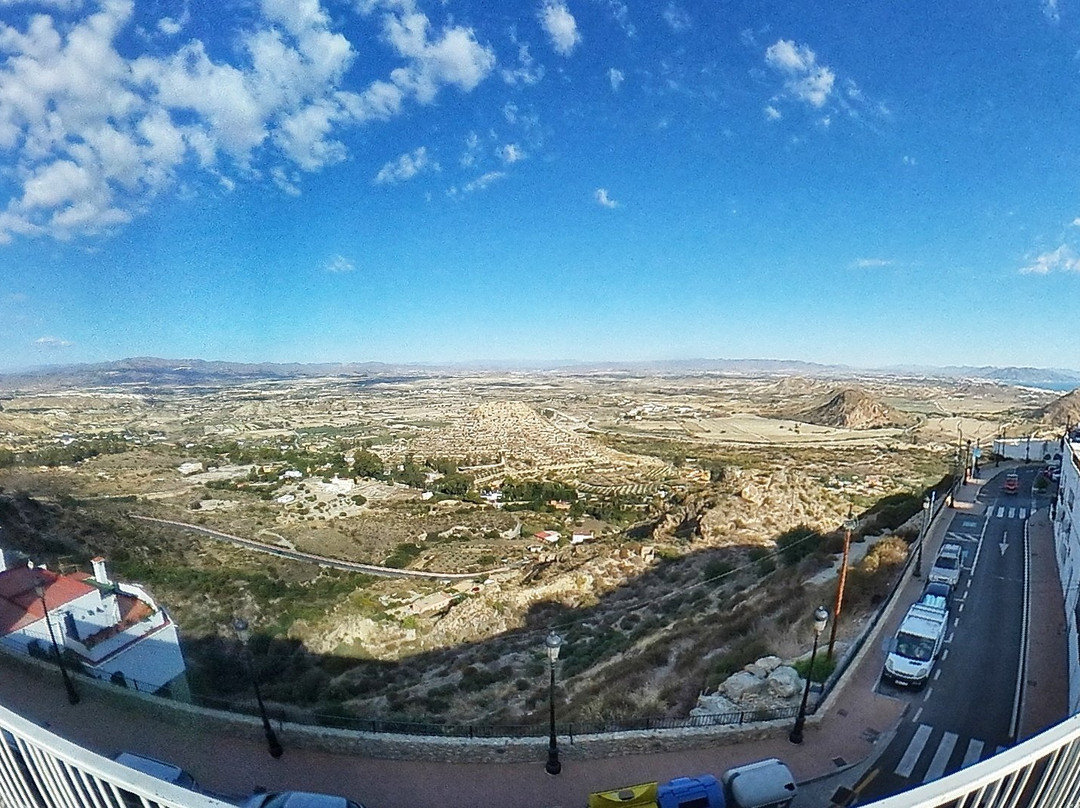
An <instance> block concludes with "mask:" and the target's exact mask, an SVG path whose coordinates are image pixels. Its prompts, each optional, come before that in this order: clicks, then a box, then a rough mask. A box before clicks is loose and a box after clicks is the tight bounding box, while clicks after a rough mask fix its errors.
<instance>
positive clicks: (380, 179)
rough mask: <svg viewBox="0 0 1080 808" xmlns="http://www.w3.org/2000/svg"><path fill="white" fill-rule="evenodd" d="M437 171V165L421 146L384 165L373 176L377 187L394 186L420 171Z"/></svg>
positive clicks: (425, 148)
mask: <svg viewBox="0 0 1080 808" xmlns="http://www.w3.org/2000/svg"><path fill="white" fill-rule="evenodd" d="M438 170H439V164H438V163H436V162H434V161H433V160H431V159H430V158H429V157H428V153H427V147H426V146H421V147H419V148H418V149H415V150H414V151H412V152H408V153H406V154H403V155H401V156H400V157H398V159H397V160H391V161H390V162H389V163H387V164H386V165H384V166H383V167H382V168H380V169H379V173H378V174H376V175H375V180H374V181H375V183H376V184H377V185H395V184H397V183H399V182H405V181H406V180H411V179H412V178H413V177H415V176H416V175H417V174H419V173H420V172H422V171H438Z"/></svg>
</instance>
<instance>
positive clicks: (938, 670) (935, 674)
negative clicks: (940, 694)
mask: <svg viewBox="0 0 1080 808" xmlns="http://www.w3.org/2000/svg"><path fill="white" fill-rule="evenodd" d="M939 676H941V668H938V669H937V670H936V671H934V681H935V682H936V681H937V680H938V677H939Z"/></svg>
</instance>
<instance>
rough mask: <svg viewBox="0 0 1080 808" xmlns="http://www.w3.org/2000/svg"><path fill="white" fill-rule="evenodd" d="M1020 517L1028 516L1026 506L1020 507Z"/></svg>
mask: <svg viewBox="0 0 1080 808" xmlns="http://www.w3.org/2000/svg"><path fill="white" fill-rule="evenodd" d="M1020 518H1021V519H1026V518H1027V509H1026V508H1021V509H1020Z"/></svg>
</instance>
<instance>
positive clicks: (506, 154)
mask: <svg viewBox="0 0 1080 808" xmlns="http://www.w3.org/2000/svg"><path fill="white" fill-rule="evenodd" d="M525 157H526V154H525V152H523V151H522V150H521V147H520V146H518V145H517V144H516V143H507V144H506V145H505V146H501V147H500V148H499V159H500V160H502V161H503V162H504V163H506V165H511V164H512V163H516V162H518V161H519V160H524V159H525Z"/></svg>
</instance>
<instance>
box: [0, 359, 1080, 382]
mask: <svg viewBox="0 0 1080 808" xmlns="http://www.w3.org/2000/svg"><path fill="white" fill-rule="evenodd" d="M513 371H519V372H544V371H547V372H552V371H558V372H562V373H570V374H590V375H594V374H619V375H690V374H700V373H723V374H732V375H740V376H772V375H785V376H807V377H821V378H833V379H845V378H847V379H850V378H855V377H860V376H861V377H867V376H905V377H922V378H943V379H973V380H985V381H992V382H1000V383H1003V384H1012V385H1032V386H1043V387H1054V388H1057V389H1067V388H1068V387H1069V386H1070V385H1075V386H1076V387H1080V371H1075V370H1066V369H1060V368H1033V367H993V366H983V367H968V366H949V367H928V366H917V365H903V366H892V367H884V368H855V367H851V366H848V365H824V364H817V363H814V362H800V361H794V360H782V359H678V360H659V361H641V362H557V361H553V362H502V361H493V362H470V363H458V364H445V365H433V364H432V365H425V364H404V363H402V364H392V363H384V362H348V363H301V362H289V363H275V362H260V363H243V362H215V361H206V360H203V359H160V358H155V357H137V358H132V359H121V360H118V361H115V362H101V363H96V364H83V365H62V366H61V365H57V366H45V367H40V368H31V369H29V370H23V371H18V372H12V373H0V388H2V389H7V390H18V389H37V390H41V389H62V388H73V387H74V388H80V387H114V386H133V387H138V386H144V385H145V386H154V387H156V386H181V387H203V386H213V387H220V386H228V385H232V384H243V383H245V382H252V381H260V380H266V381H272V380H288V379H305V378H326V377H346V378H354V379H356V380H357V381H361V380H363V381H365V382H367V383H378V382H379V381H387V382H389V381H396V380H402V379H411V378H425V377H431V376H446V375H461V374H466V373H491V372H495V373H499V372H502V373H506V372H513Z"/></svg>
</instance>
